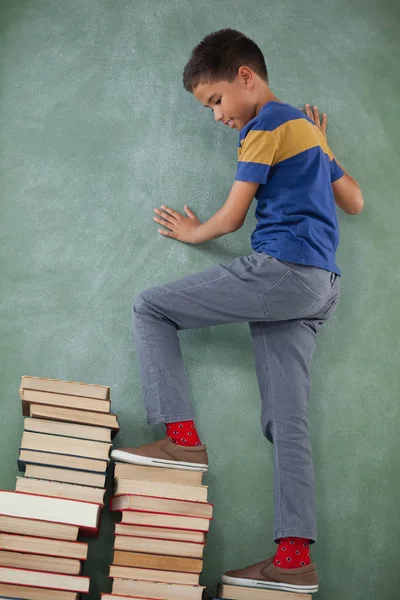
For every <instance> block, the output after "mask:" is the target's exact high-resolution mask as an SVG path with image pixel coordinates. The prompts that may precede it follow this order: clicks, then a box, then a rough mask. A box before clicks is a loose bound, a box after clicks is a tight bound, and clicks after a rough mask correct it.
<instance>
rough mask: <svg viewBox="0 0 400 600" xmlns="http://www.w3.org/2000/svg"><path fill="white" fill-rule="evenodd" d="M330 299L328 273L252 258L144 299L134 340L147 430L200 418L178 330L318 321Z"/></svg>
mask: <svg viewBox="0 0 400 600" xmlns="http://www.w3.org/2000/svg"><path fill="white" fill-rule="evenodd" d="M331 292H332V290H331V284H330V273H328V272H327V271H322V270H321V269H312V268H311V269H310V268H302V267H298V266H296V265H288V264H287V263H283V262H281V261H278V260H276V259H274V258H272V257H271V256H269V255H267V254H265V253H256V252H253V253H252V254H251V255H250V256H246V257H241V258H237V259H235V260H234V261H233V262H231V263H230V264H228V265H222V264H218V265H215V266H213V267H210V268H208V269H206V270H205V271H203V272H201V273H196V274H194V275H189V276H187V277H184V278H183V279H179V280H177V281H173V282H171V283H168V284H166V285H161V286H158V287H155V288H151V289H149V290H146V291H145V292H142V293H141V294H139V296H138V297H137V298H136V300H135V303H134V307H133V320H134V339H135V344H136V350H137V356H138V360H139V367H140V374H141V382H142V389H143V396H144V402H145V405H146V410H147V420H148V423H149V424H156V423H167V422H173V421H182V420H190V419H192V418H193V410H192V405H191V402H190V398H189V393H188V388H187V383H186V377H185V372H184V365H183V360H182V353H181V348H180V344H179V338H178V331H179V330H182V329H195V328H200V327H206V326H212V325H223V324H228V323H238V322H248V321H277V320H288V319H293V318H297V317H302V316H311V315H313V313H314V312H315V313H317V312H318V311H319V310H321V309H324V307H325V305H326V304H327V302H329V299H330V296H331Z"/></svg>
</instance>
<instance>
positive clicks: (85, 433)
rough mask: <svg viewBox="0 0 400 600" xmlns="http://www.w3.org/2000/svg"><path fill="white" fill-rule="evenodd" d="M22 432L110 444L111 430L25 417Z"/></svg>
mask: <svg viewBox="0 0 400 600" xmlns="http://www.w3.org/2000/svg"><path fill="white" fill-rule="evenodd" d="M24 430H25V431H33V432H35V433H49V434H51V435H63V436H64V437H72V438H80V439H82V440H92V441H94V442H108V443H110V442H111V429H106V428H105V427H92V426H90V425H77V424H76V423H64V422H63V421H51V420H49V419H38V418H36V417H25V419H24Z"/></svg>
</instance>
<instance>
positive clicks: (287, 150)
mask: <svg viewBox="0 0 400 600" xmlns="http://www.w3.org/2000/svg"><path fill="white" fill-rule="evenodd" d="M275 134H276V137H277V149H276V150H277V151H276V154H275V157H274V164H277V163H280V162H282V161H283V160H286V159H288V158H292V157H293V156H296V154H300V152H305V151H306V150H310V149H311V148H315V147H317V146H320V147H321V149H322V150H323V152H325V154H327V155H328V156H329V160H332V158H333V154H332V151H331V149H330V148H329V146H328V142H327V140H326V138H325V136H324V135H323V133H322V132H321V131H320V130H319V129H318V127H317V126H316V125H313V124H312V123H310V121H307V119H294V120H293V121H286V123H283V124H282V125H280V126H279V127H277V128H276V129H275Z"/></svg>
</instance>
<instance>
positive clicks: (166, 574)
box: [110, 565, 199, 585]
mask: <svg viewBox="0 0 400 600" xmlns="http://www.w3.org/2000/svg"><path fill="white" fill-rule="evenodd" d="M110 577H112V578H116V579H139V580H141V581H159V582H160V583H179V584H181V585H198V584H199V575H196V574H195V573H178V572H175V571H160V570H156V569H136V568H134V567H118V566H116V565H111V566H110Z"/></svg>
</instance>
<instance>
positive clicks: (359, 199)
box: [346, 190, 364, 215]
mask: <svg viewBox="0 0 400 600" xmlns="http://www.w3.org/2000/svg"><path fill="white" fill-rule="evenodd" d="M363 208H364V198H363V195H362V193H361V190H359V192H358V193H357V195H356V196H355V197H354V198H353V199H352V202H351V204H350V206H349V210H347V211H346V212H347V213H348V214H349V215H359V214H360V212H361V211H362V209H363Z"/></svg>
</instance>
